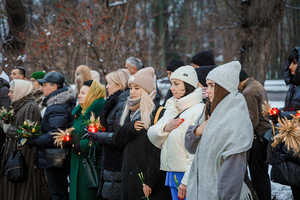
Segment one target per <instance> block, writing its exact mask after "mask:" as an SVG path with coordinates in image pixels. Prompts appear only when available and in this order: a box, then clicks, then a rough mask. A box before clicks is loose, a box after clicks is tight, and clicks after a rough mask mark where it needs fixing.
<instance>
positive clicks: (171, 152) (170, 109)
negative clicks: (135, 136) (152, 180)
mask: <svg viewBox="0 0 300 200" xmlns="http://www.w3.org/2000/svg"><path fill="white" fill-rule="evenodd" d="M201 101H202V89H201V88H197V89H196V90H195V91H194V92H192V93H191V94H189V95H187V96H185V97H183V98H181V99H174V97H172V98H170V99H169V100H168V101H167V103H166V106H165V108H166V111H165V113H164V115H163V117H162V118H160V120H159V121H158V122H157V123H156V124H155V125H153V126H151V127H150V128H149V130H148V133H147V134H148V137H149V140H150V141H151V142H152V143H153V144H154V145H155V146H156V147H158V148H160V149H162V150H161V157H160V160H161V165H160V169H161V170H163V171H173V172H185V174H184V177H183V179H182V181H181V183H182V184H184V185H187V178H188V175H189V170H190V166H191V164H192V162H193V158H194V155H192V154H189V152H188V151H187V150H186V149H185V146H184V143H185V133H186V130H187V128H188V127H189V125H193V124H194V122H195V120H196V119H197V117H198V116H199V115H200V114H201V113H202V112H203V109H204V106H205V105H204V104H203V103H201ZM181 112H182V113H181ZM179 113H181V114H180V116H179V118H181V119H184V120H185V121H184V122H183V123H182V124H180V125H179V126H178V127H177V128H176V129H174V130H173V131H171V132H164V131H163V128H164V127H165V126H166V124H167V123H169V122H170V121H171V120H173V119H174V118H175V117H176V116H177V115H178V114H179Z"/></svg>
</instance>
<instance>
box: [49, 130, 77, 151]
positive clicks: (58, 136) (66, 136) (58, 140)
mask: <svg viewBox="0 0 300 200" xmlns="http://www.w3.org/2000/svg"><path fill="white" fill-rule="evenodd" d="M73 130H75V128H74V127H71V128H68V129H66V130H65V131H62V130H60V129H58V131H59V132H55V133H51V135H54V137H53V138H54V145H56V146H57V147H60V148H61V149H62V148H63V142H70V141H71V133H72V131H73Z"/></svg>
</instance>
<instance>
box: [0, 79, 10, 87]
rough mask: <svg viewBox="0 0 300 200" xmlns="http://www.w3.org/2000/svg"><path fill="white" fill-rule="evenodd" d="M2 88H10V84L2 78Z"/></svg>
mask: <svg viewBox="0 0 300 200" xmlns="http://www.w3.org/2000/svg"><path fill="white" fill-rule="evenodd" d="M2 86H7V87H8V88H9V82H7V80H5V79H4V78H0V87H2Z"/></svg>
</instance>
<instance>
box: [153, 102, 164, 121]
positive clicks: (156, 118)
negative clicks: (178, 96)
mask: <svg viewBox="0 0 300 200" xmlns="http://www.w3.org/2000/svg"><path fill="white" fill-rule="evenodd" d="M162 109H164V107H163V106H160V107H159V108H158V110H157V112H156V114H155V117H154V123H153V125H154V124H156V122H157V121H158V117H159V114H160V112H161V111H162Z"/></svg>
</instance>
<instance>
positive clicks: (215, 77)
mask: <svg viewBox="0 0 300 200" xmlns="http://www.w3.org/2000/svg"><path fill="white" fill-rule="evenodd" d="M240 71H241V63H240V62H239V61H232V62H230V63H226V64H224V65H220V66H219V67H216V68H214V69H213V70H212V71H210V72H209V74H208V75H207V77H206V80H207V79H209V80H212V81H214V82H215V83H217V84H219V85H220V86H222V87H223V88H224V89H226V90H227V91H228V92H233V91H235V90H237V89H238V87H239V84H240V79H239V75H240Z"/></svg>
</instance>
